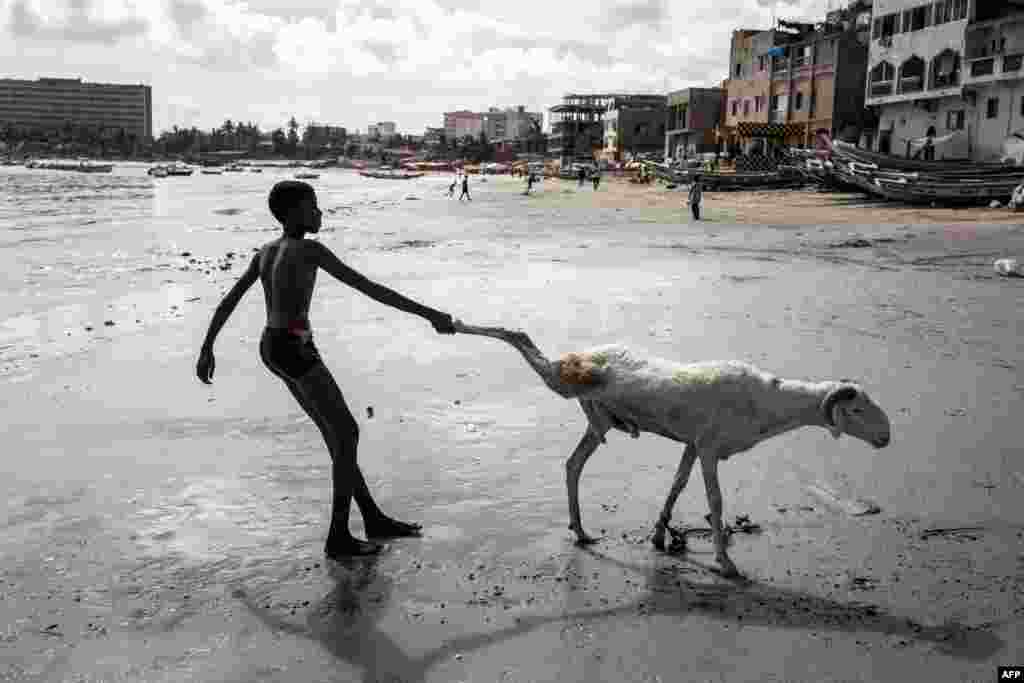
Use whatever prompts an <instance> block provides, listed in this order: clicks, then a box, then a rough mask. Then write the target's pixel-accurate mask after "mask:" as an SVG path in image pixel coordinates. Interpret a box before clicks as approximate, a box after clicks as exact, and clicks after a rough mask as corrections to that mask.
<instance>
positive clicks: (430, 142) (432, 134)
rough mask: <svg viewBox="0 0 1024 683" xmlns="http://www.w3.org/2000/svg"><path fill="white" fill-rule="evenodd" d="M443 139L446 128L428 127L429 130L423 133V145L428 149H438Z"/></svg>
mask: <svg viewBox="0 0 1024 683" xmlns="http://www.w3.org/2000/svg"><path fill="white" fill-rule="evenodd" d="M443 137H445V132H444V128H431V127H430V126H427V129H426V130H425V131H423V144H425V145H426V146H427V147H438V146H440V144H441V139H442V138H443Z"/></svg>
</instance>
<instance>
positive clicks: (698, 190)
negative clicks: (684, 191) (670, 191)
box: [690, 173, 704, 221]
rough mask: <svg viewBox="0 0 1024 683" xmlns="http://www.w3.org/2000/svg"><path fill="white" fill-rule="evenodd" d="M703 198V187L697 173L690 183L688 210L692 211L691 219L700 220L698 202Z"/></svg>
mask: <svg viewBox="0 0 1024 683" xmlns="http://www.w3.org/2000/svg"><path fill="white" fill-rule="evenodd" d="M703 198H704V187H703V183H702V181H701V178H700V174H699V173H698V174H697V175H695V176H694V177H693V182H692V183H690V211H691V212H693V220H695V221H699V220H700V202H701V199H703Z"/></svg>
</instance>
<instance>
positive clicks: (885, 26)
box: [882, 13, 899, 36]
mask: <svg viewBox="0 0 1024 683" xmlns="http://www.w3.org/2000/svg"><path fill="white" fill-rule="evenodd" d="M898 24H899V14H898V13H893V14H887V15H886V16H884V17H882V36H891V35H892V34H894V33H896V31H897V30H898V29H897V25H898Z"/></svg>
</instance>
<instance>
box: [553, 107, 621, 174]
mask: <svg viewBox="0 0 1024 683" xmlns="http://www.w3.org/2000/svg"><path fill="white" fill-rule="evenodd" d="M627 97H629V95H626V94H624V93H618V94H615V93H612V94H607V93H605V94H592V95H582V94H577V93H570V94H568V95H565V96H563V97H562V103H561V104H557V105H555V106H554V107H551V108H550V109H548V113H549V114H550V117H551V133H550V134H549V135H548V154H550V155H552V156H556V157H558V158H559V159H561V160H562V165H563V166H568V165H569V164H571V163H573V162H575V161H593V160H594V159H595V157H596V155H598V154H600V153H601V149H602V148H603V147H604V115H605V112H607V111H608V106H609V105H611V104H613V103H614V102H615V101H616V99H617V98H627Z"/></svg>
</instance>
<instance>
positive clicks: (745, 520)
mask: <svg viewBox="0 0 1024 683" xmlns="http://www.w3.org/2000/svg"><path fill="white" fill-rule="evenodd" d="M704 521H706V522H707V523H708V524H709V525H710V524H711V515H710V514H708V515H704ZM723 531H724V532H725V535H726V536H730V535H732V534H759V533H761V532H762V531H764V530H763V529H762V528H761V525H760V524H755V523H753V522H752V521H750V515H736V519H735V521H734V522H733V523H732V524H728V523H726V524H725V525H724V528H723ZM668 533H669V536H671V537H672V541H671V543H670V544H669V548H668V549H669V552H683V551H685V550H686V537H687V536H689V535H697V536H711V534H712V531H711V527H710V526H706V527H699V526H697V527H683V528H682V529H677V528H675V527H671V526H670V527H668Z"/></svg>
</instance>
